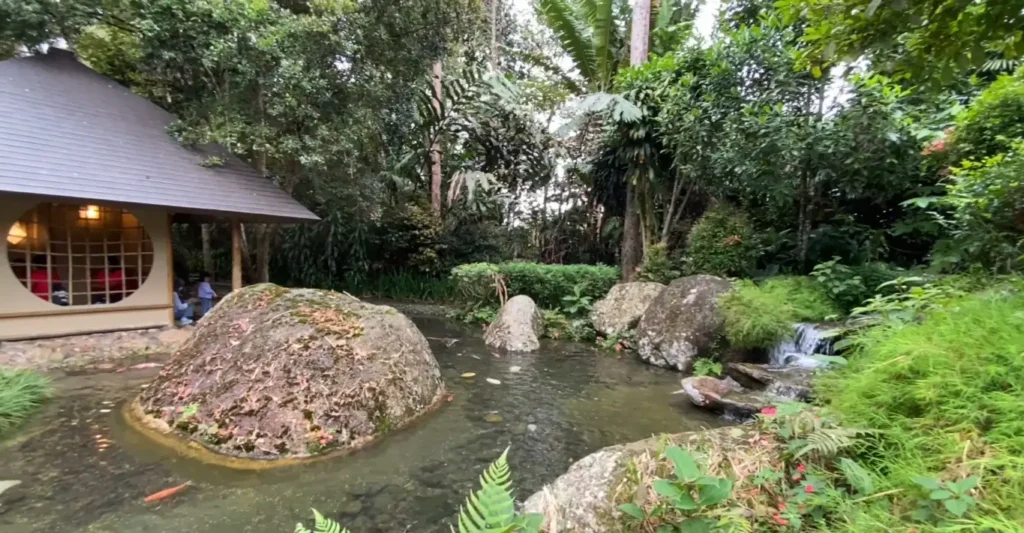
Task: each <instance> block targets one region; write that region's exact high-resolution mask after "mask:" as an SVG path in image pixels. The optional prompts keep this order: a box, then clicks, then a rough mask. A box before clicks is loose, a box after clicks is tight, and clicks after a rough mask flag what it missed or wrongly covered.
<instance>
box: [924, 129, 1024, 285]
mask: <svg viewBox="0 0 1024 533" xmlns="http://www.w3.org/2000/svg"><path fill="white" fill-rule="evenodd" d="M1022 176H1024V141H1019V142H1016V143H1014V144H1013V146H1012V150H1011V151H1010V152H1008V153H1005V154H998V155H995V156H993V157H990V158H987V159H985V160H984V161H982V162H974V161H964V162H963V163H962V164H961V165H960V166H959V167H958V168H954V169H953V177H952V181H951V182H950V183H949V185H948V186H947V188H946V193H947V194H946V197H945V198H944V199H943V201H942V203H943V204H944V205H946V206H947V207H949V208H950V209H952V212H953V224H952V228H953V229H952V232H951V238H950V239H949V240H948V241H946V242H944V243H941V244H940V246H938V247H937V248H936V250H935V252H934V253H933V259H934V260H935V261H936V262H937V263H939V264H940V265H947V264H953V265H956V264H960V265H981V266H983V267H985V268H987V269H989V270H991V271H993V272H1013V271H1017V270H1019V269H1020V267H1021V261H1020V258H1021V255H1022V254H1024V239H1022V235H1024V184H1022V180H1021V177H1022Z"/></svg>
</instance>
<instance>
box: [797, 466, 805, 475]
mask: <svg viewBox="0 0 1024 533" xmlns="http://www.w3.org/2000/svg"><path fill="white" fill-rule="evenodd" d="M796 471H797V472H800V473H801V474H805V473H807V467H806V466H804V465H797V467H796Z"/></svg>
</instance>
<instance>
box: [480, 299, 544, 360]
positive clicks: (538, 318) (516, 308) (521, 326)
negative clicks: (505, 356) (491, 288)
mask: <svg viewBox="0 0 1024 533" xmlns="http://www.w3.org/2000/svg"><path fill="white" fill-rule="evenodd" d="M543 334H544V315H542V314H541V312H540V309H538V308H537V304H535V303H533V299H531V298H530V297H529V296H526V295H522V294H521V295H519V296H516V297H514V298H511V299H509V301H507V302H505V305H503V306H501V311H499V312H498V317H497V318H495V319H494V322H492V323H491V325H490V326H488V327H487V332H486V333H484V342H486V343H487V345H488V346H491V347H492V348H499V349H502V350H508V351H511V352H532V351H534V350H536V349H538V348H540V336H541V335H543Z"/></svg>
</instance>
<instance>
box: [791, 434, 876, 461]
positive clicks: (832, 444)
mask: <svg viewBox="0 0 1024 533" xmlns="http://www.w3.org/2000/svg"><path fill="white" fill-rule="evenodd" d="M869 433H872V432H871V431H869V430H864V429H857V428H822V429H818V430H816V431H814V432H813V433H810V434H809V435H807V437H806V438H805V439H804V440H805V444H804V445H803V447H802V448H800V449H798V450H797V451H796V453H794V454H793V456H794V457H802V456H804V455H807V454H809V453H816V454H820V455H824V456H832V455H836V454H837V453H839V451H840V450H842V449H844V448H849V447H850V446H853V445H855V444H857V442H858V439H857V437H860V436H862V435H866V434H869Z"/></svg>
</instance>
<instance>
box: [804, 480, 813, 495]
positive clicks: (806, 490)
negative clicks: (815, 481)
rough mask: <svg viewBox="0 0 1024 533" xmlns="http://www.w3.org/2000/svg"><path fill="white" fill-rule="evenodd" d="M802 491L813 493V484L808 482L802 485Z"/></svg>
mask: <svg viewBox="0 0 1024 533" xmlns="http://www.w3.org/2000/svg"><path fill="white" fill-rule="evenodd" d="M804 492H806V493H807V494H814V485H811V484H810V483H808V484H806V485H804Z"/></svg>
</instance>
